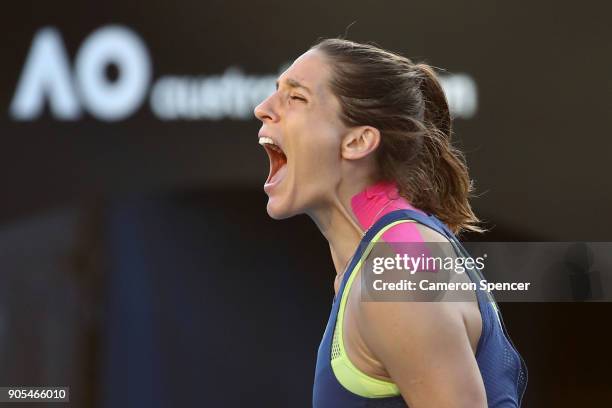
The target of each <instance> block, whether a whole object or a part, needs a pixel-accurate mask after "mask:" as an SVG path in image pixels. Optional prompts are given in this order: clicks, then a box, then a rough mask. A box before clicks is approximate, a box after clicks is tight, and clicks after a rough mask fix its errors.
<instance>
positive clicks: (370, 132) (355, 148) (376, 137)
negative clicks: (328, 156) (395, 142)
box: [340, 126, 380, 160]
mask: <svg viewBox="0 0 612 408" xmlns="http://www.w3.org/2000/svg"><path fill="white" fill-rule="evenodd" d="M379 144H380V132H379V131H378V129H376V128H375V127H372V126H359V127H355V128H353V129H351V130H350V131H349V132H348V133H347V134H346V135H345V136H344V138H343V139H342V145H341V150H340V152H341V154H342V158H343V159H347V160H358V159H361V158H364V157H366V156H367V155H369V154H370V153H372V152H373V151H375V150H376V148H377V147H378V145H379Z"/></svg>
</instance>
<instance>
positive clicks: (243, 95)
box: [10, 25, 478, 122]
mask: <svg viewBox="0 0 612 408" xmlns="http://www.w3.org/2000/svg"><path fill="white" fill-rule="evenodd" d="M111 64H112V65H114V66H115V67H116V68H117V70H118V76H117V78H115V79H113V80H111V79H110V78H109V77H108V76H107V74H106V69H107V68H108V67H109V65H111ZM287 66H288V65H287ZM285 68H286V66H285V65H283V66H281V68H280V71H279V74H278V75H280V73H282V72H283V71H284V69H285ZM151 71H152V67H151V58H150V56H149V52H148V50H147V47H146V45H145V44H144V42H143V41H142V40H141V38H140V37H139V36H138V35H137V34H136V33H135V32H133V31H132V30H130V29H129V28H127V27H123V26H117V25H111V26H104V27H101V28H99V29H97V30H96V31H94V32H93V33H92V34H90V35H89V36H88V37H87V38H86V39H85V41H83V43H82V44H81V46H80V48H79V50H78V52H77V54H76V57H75V61H74V72H73V71H72V70H71V66H70V62H69V60H68V57H67V54H66V50H65V48H64V44H63V42H62V39H61V36H60V34H59V31H57V30H56V29H55V28H51V27H46V28H42V29H41V30H40V31H38V32H37V33H36V35H35V36H34V40H33V41H32V45H31V47H30V51H29V54H28V56H27V59H26V62H25V65H24V68H23V71H22V72H21V76H20V78H19V82H18V84H17V88H16V91H15V95H14V97H13V100H12V102H11V106H10V115H11V117H12V118H13V119H15V120H20V121H31V120H35V119H36V118H38V117H39V116H40V115H41V114H42V111H43V107H44V106H45V102H46V101H47V102H48V106H49V110H50V114H51V116H52V117H54V118H55V119H59V120H78V119H80V118H81V117H82V116H83V111H84V110H85V111H87V112H89V113H90V114H91V115H92V116H93V117H94V118H96V119H98V120H102V121H107V122H112V121H119V120H122V119H125V118H127V117H129V116H130V115H131V114H133V113H134V112H135V111H136V110H137V109H139V107H140V106H141V105H142V103H143V100H144V99H145V97H147V96H148V97H149V107H150V109H151V112H152V113H153V114H154V115H155V116H156V117H157V119H159V120H162V121H174V120H187V121H192V120H223V119H230V120H253V119H254V116H253V109H254V108H255V106H257V104H259V103H260V102H261V101H262V100H264V99H265V98H267V97H268V96H269V95H270V94H271V93H273V92H274V90H275V87H276V86H275V82H276V78H277V76H278V75H274V74H260V75H247V74H245V73H244V72H243V70H242V69H241V68H240V67H238V66H229V67H227V68H226V69H225V70H224V72H223V73H221V74H216V75H195V76H186V75H165V76H162V77H160V78H157V80H155V81H154V82H152V79H151ZM151 82H152V83H151ZM440 82H441V85H442V87H443V88H444V92H445V93H446V97H447V99H448V102H449V107H450V110H451V113H452V114H453V116H454V117H456V118H463V119H469V118H471V117H473V116H474V114H475V113H476V111H477V106H478V98H477V96H478V93H477V88H476V83H475V81H474V79H473V78H472V77H471V76H470V75H467V74H462V73H458V74H450V75H444V76H440Z"/></svg>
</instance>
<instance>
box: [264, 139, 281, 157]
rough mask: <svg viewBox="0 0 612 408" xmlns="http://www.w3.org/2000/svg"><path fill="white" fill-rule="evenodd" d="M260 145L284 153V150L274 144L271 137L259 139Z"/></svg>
mask: <svg viewBox="0 0 612 408" xmlns="http://www.w3.org/2000/svg"><path fill="white" fill-rule="evenodd" d="M259 144H260V145H262V146H263V145H268V147H270V148H271V149H272V150H274V151H277V152H278V153H283V151H282V149H281V148H280V147H278V146H277V145H276V144H275V143H274V140H272V139H270V138H269V137H265V136H262V137H260V138H259ZM283 154H284V153H283Z"/></svg>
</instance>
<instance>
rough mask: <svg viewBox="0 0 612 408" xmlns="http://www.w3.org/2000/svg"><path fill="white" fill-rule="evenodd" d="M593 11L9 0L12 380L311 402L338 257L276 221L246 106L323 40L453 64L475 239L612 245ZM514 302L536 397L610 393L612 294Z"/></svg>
mask: <svg viewBox="0 0 612 408" xmlns="http://www.w3.org/2000/svg"><path fill="white" fill-rule="evenodd" d="M599 5H600V2H595V1H583V2H580V3H563V2H553V1H535V2H502V1H463V2H452V1H449V0H446V1H428V2H415V1H386V2H374V1H360V2H349V1H337V2H333V3H330V2H324V1H318V0H317V1H309V2H275V1H259V2H246V1H244V2H238V1H197V2H196V1H178V2H174V3H169V2H161V1H151V0H149V1H140V0H134V1H115V0H110V1H107V2H104V3H100V2H92V1H81V2H77V1H56V2H34V1H20V2H13V3H10V4H8V3H7V5H5V8H4V11H3V13H2V14H1V16H0V22H1V23H2V24H1V25H0V27H2V30H3V35H2V36H0V45H1V49H2V54H3V57H2V60H1V61H2V63H1V64H0V67H1V68H0V69H1V70H2V71H1V72H2V73H3V75H2V76H1V77H0V109H1V113H0V135H1V145H0V181H1V184H0V185H1V186H2V188H3V195H2V200H0V386H9V385H47V386H59V385H69V386H70V387H71V402H70V406H73V407H105V408H109V407H113V408H115V407H175V406H185V405H194V404H199V405H201V406H225V407H238V406H246V405H249V406H265V407H285V406H305V407H306V406H310V405H311V400H310V397H311V390H312V379H313V375H314V363H315V353H316V350H317V347H318V344H319V341H320V339H321V336H322V334H323V329H324V326H325V322H326V320H327V317H328V314H329V310H330V306H331V300H332V296H333V278H334V269H333V265H332V263H331V258H330V256H329V249H328V246H327V243H326V242H325V240H324V239H323V238H322V236H321V235H320V234H319V232H318V230H317V229H316V227H315V226H314V224H313V223H312V222H311V221H310V220H309V219H307V218H306V217H304V216H301V217H296V218H293V219H290V220H286V221H283V222H276V221H273V220H271V219H269V218H268V216H267V214H266V212H265V204H266V196H265V194H264V193H263V191H262V185H263V182H264V180H265V177H266V175H267V172H268V164H267V158H266V156H265V154H264V153H263V151H262V149H261V148H260V147H259V146H258V145H257V142H256V137H257V131H258V129H259V123H258V122H257V121H256V120H254V118H252V115H251V112H252V109H253V107H254V106H255V105H256V104H257V103H258V102H259V101H260V100H261V99H263V98H264V97H265V96H266V94H267V92H270V91H271V86H272V87H273V84H274V82H273V81H274V79H275V78H276V76H277V75H278V74H279V72H281V69H282V67H283V66H284V65H285V64H287V63H290V62H291V61H292V60H293V59H294V58H296V57H297V56H299V55H300V54H301V53H302V52H304V51H305V50H306V49H308V47H309V46H310V45H312V44H313V43H314V42H315V41H316V40H317V38H319V37H329V36H339V35H346V37H347V38H349V39H352V40H356V41H374V42H375V43H377V44H379V45H381V46H382V47H385V48H388V49H391V50H393V51H398V52H401V53H403V54H404V55H406V56H408V57H411V58H413V59H414V60H416V61H424V62H427V63H430V64H432V65H434V66H437V67H441V68H444V69H445V70H446V72H443V73H441V76H442V79H443V84H444V85H445V90H447V95H448V96H449V100H450V102H451V107H452V109H453V114H454V116H455V132H456V142H457V144H458V145H460V146H461V147H462V148H463V149H464V151H465V152H466V154H467V159H468V164H469V166H470V170H471V175H472V178H473V179H474V180H475V183H476V188H477V191H478V192H479V196H478V197H477V198H475V199H474V201H473V205H474V207H475V209H476V212H477V213H478V214H479V215H480V216H481V217H482V218H484V219H485V220H486V221H487V226H488V227H489V228H490V231H489V232H488V233H486V234H484V235H483V236H479V237H476V236H469V235H468V236H464V237H463V238H464V239H466V240H476V239H478V240H489V241H612V239H611V238H610V232H609V231H610V227H612V223H611V222H610V215H609V211H610V208H611V204H612V187H611V185H610V163H609V155H610V151H611V149H612V141H611V138H610V132H609V128H610V121H609V115H610V102H609V101H610V85H611V83H610V78H611V77H610V72H611V68H612V66H611V65H612V64H611V62H612V57H611V56H610V48H609V41H610V34H611V31H612V30H611V29H610V24H609V18H608V15H609V14H608V13H607V12H605V10H603V9H602V7H600V6H599ZM351 23H353V24H351ZM349 26H350V28H349V29H348V34H346V32H347V27H349ZM501 309H502V312H503V313H504V319H505V322H506V325H507V326H508V328H509V331H510V333H511V335H512V339H513V341H514V343H515V344H516V346H517V348H518V349H519V350H520V351H521V353H522V354H523V356H524V358H525V360H526V361H527V364H528V367H529V386H528V388H527V394H526V396H525V400H524V401H525V402H524V406H525V407H558V408H560V407H574V406H589V407H600V406H610V403H612V390H611V389H610V385H609V378H610V375H609V371H610V363H611V362H612V359H611V358H610V357H609V356H608V355H609V353H608V352H607V346H608V345H609V344H611V341H612V335H610V331H609V330H607V328H606V326H607V322H609V319H610V313H611V312H612V307H611V306H610V303H504V304H502V305H501ZM300 401H301V404H300V403H299V402H300Z"/></svg>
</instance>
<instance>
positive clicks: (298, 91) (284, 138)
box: [254, 50, 347, 219]
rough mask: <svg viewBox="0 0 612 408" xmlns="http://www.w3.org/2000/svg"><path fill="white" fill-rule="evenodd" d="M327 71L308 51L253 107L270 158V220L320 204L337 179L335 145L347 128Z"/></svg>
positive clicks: (317, 53)
mask: <svg viewBox="0 0 612 408" xmlns="http://www.w3.org/2000/svg"><path fill="white" fill-rule="evenodd" d="M330 77H331V70H330V67H329V65H328V63H327V61H326V60H325V57H324V55H323V54H322V53H321V51H317V50H310V51H308V52H306V53H304V54H303V55H302V56H300V57H299V58H298V59H297V60H295V62H294V63H293V64H292V65H291V66H290V67H289V68H288V69H287V70H286V71H285V72H283V73H282V74H281V76H280V77H279V78H278V81H277V90H276V92H274V93H273V94H272V95H270V96H269V97H268V98H267V99H266V100H264V101H263V102H262V103H260V104H259V106H257V107H256V108H255V111H254V112H255V116H256V117H257V118H258V119H259V120H261V121H262V123H263V124H262V126H261V130H260V131H259V143H260V144H262V145H263V146H264V147H265V149H266V152H267V153H268V156H269V158H270V174H269V175H268V179H267V180H266V182H265V185H264V190H265V192H266V193H267V194H268V206H267V210H268V214H269V215H270V216H271V217H272V218H275V219H280V218H286V217H290V216H292V215H295V214H300V213H304V212H308V211H309V210H310V209H314V208H317V207H319V206H322V205H325V202H326V199H327V198H329V197H331V194H333V192H334V190H335V188H336V187H337V185H338V183H339V181H340V180H341V166H340V164H341V155H340V142H341V140H342V136H343V135H344V134H345V133H346V131H347V128H346V127H345V126H344V125H343V124H342V122H341V121H340V118H339V113H340V104H339V102H338V99H337V98H336V97H335V96H334V95H333V94H332V93H331V91H330V89H329V79H330Z"/></svg>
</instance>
